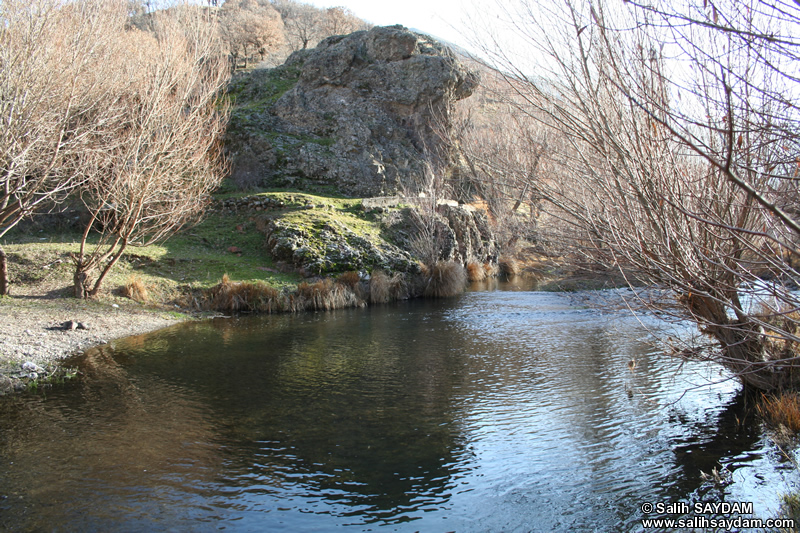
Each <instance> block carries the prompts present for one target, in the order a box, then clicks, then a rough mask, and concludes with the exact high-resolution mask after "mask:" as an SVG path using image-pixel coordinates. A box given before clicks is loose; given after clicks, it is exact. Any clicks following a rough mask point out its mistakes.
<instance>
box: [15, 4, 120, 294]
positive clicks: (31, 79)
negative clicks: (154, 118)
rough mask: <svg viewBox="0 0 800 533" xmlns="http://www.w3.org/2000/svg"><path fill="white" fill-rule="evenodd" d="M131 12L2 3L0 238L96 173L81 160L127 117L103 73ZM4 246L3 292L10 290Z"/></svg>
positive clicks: (103, 7) (83, 6)
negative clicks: (122, 114)
mask: <svg viewBox="0 0 800 533" xmlns="http://www.w3.org/2000/svg"><path fill="white" fill-rule="evenodd" d="M125 15H126V13H125V11H124V10H121V9H114V8H113V7H111V6H110V5H109V4H108V3H102V2H89V1H77V2H71V3H68V4H65V3H63V2H60V1H57V0H34V1H30V0H24V1H16V0H8V1H6V0H4V1H3V2H1V3H0V183H1V184H2V196H0V237H2V236H4V235H5V234H6V233H7V232H8V231H9V230H10V229H11V228H13V227H14V226H15V225H16V224H17V223H18V222H19V221H20V220H22V219H23V218H24V217H26V216H29V215H31V214H32V213H34V212H35V211H37V210H41V209H45V208H50V207H52V206H53V205H54V204H55V203H57V202H59V201H61V200H63V199H64V198H65V197H66V196H67V195H68V194H69V193H70V192H72V191H73V190H74V189H75V188H76V187H79V186H81V185H82V184H84V183H85V182H86V181H87V179H88V178H89V177H90V174H89V172H87V169H86V168H83V167H82V166H81V165H80V164H78V160H79V159H80V158H81V156H82V154H84V153H85V152H86V151H87V150H91V149H92V146H94V145H95V143H96V139H97V138H98V136H101V135H102V133H101V132H102V131H104V130H105V129H106V128H107V127H108V126H109V124H112V123H117V122H118V121H119V120H120V115H119V109H118V108H117V107H116V106H114V105H111V103H112V102H113V99H114V95H113V94H112V92H111V90H110V85H109V84H108V83H107V81H108V80H107V79H106V78H105V76H104V75H103V74H102V72H103V70H104V69H105V67H106V66H107V65H109V64H113V62H114V61H116V59H115V56H114V53H115V48H116V43H115V42H114V39H115V36H114V35H113V34H111V33H109V32H108V31H107V28H108V27H118V26H120V25H121V24H123V23H124V18H125ZM8 291H9V280H8V274H7V266H6V255H5V253H3V251H2V248H0V294H8Z"/></svg>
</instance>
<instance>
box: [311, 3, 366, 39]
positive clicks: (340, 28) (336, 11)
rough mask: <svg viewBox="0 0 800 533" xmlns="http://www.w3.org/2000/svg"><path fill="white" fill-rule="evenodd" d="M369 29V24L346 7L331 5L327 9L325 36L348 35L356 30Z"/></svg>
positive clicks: (324, 26) (324, 27)
mask: <svg viewBox="0 0 800 533" xmlns="http://www.w3.org/2000/svg"><path fill="white" fill-rule="evenodd" d="M367 29H369V24H367V23H366V22H364V21H363V20H361V19H360V18H358V17H357V16H356V15H355V13H353V12H352V11H350V10H349V9H348V8H346V7H341V6H338V7H329V8H328V9H326V10H325V15H324V19H323V28H322V32H323V34H324V35H325V36H331V35H347V34H350V33H353V32H354V31H359V30H367Z"/></svg>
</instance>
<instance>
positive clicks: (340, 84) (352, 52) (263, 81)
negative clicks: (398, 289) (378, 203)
mask: <svg viewBox="0 0 800 533" xmlns="http://www.w3.org/2000/svg"><path fill="white" fill-rule="evenodd" d="M477 83H478V78H477V75H476V74H475V73H473V72H472V71H470V70H468V69H467V68H466V67H465V66H464V65H462V64H461V63H460V62H459V61H458V59H457V58H456V56H455V55H454V54H453V53H452V51H450V49H448V48H446V47H445V46H443V45H441V44H439V43H438V42H436V41H434V40H432V39H430V38H429V37H426V36H424V35H420V34H417V33H414V32H411V31H409V30H407V29H406V28H403V27H402V26H391V27H376V28H373V29H371V30H369V31H361V32H356V33H353V34H350V35H347V36H336V37H330V38H328V39H326V40H324V41H322V42H321V43H320V44H319V46H317V48H315V49H313V50H309V51H300V52H295V53H294V54H293V55H292V56H291V57H290V58H289V59H288V60H287V62H286V63H285V64H284V65H283V66H281V67H278V68H276V69H272V70H271V71H255V72H253V73H250V74H247V75H244V76H242V77H240V78H239V79H237V80H235V81H234V82H233V83H232V85H231V95H232V99H233V100H234V107H233V113H232V119H231V126H230V131H229V135H228V153H229V156H230V159H231V161H232V176H233V178H234V180H235V181H237V182H239V183H240V184H241V185H245V186H246V185H267V186H280V187H285V186H299V187H308V186H309V185H331V186H334V187H335V188H336V189H338V190H339V191H340V192H342V193H345V194H348V195H351V196H377V195H384V194H393V193H394V192H396V191H397V190H399V189H404V188H405V189H406V190H413V189H414V188H415V187H416V186H417V185H418V184H419V180H420V179H421V178H422V176H424V168H425V164H426V162H430V161H431V158H434V157H435V158H437V164H442V165H444V167H445V169H444V170H445V172H450V171H452V168H450V169H448V168H447V167H448V166H450V167H452V166H453V165H454V163H453V162H454V161H455V160H456V159H457V157H455V155H454V154H453V153H452V147H448V146H446V145H443V143H442V142H441V140H440V136H439V135H437V134H436V131H435V130H436V129H437V128H445V129H447V128H449V120H448V111H449V108H450V105H451V104H452V102H454V101H455V100H458V99H461V98H465V97H467V96H469V95H470V94H471V93H472V91H473V90H474V89H475V87H476V86H477Z"/></svg>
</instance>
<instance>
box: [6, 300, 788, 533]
mask: <svg viewBox="0 0 800 533" xmlns="http://www.w3.org/2000/svg"><path fill="white" fill-rule="evenodd" d="M521 288H522V287H517V289H521ZM574 302H575V299H573V298H567V297H565V296H564V295H559V294H552V293H551V294H545V293H530V292H524V291H520V290H517V292H472V293H469V294H467V295H465V296H464V297H463V298H461V299H459V300H453V301H447V302H408V303H404V304H400V305H397V306H386V307H379V308H374V309H370V310H360V309H359V310H347V311H338V312H335V313H319V314H309V315H296V316H277V317H260V318H258V317H250V318H239V319H229V320H214V321H209V322H203V323H196V324H185V325H181V326H177V327H174V328H170V329H168V330H164V331H161V332H158V333H155V334H152V335H147V336H142V337H132V338H129V339H126V340H123V341H119V342H117V343H115V344H114V346H113V347H104V348H103V349H98V350H92V351H90V352H88V353H87V354H86V355H85V356H84V357H83V358H82V360H81V362H80V364H81V368H82V369H83V371H84V372H85V373H86V377H85V379H82V380H80V381H79V382H77V383H72V384H69V385H67V386H65V387H62V388H59V389H57V390H55V391H53V392H50V393H48V394H47V395H46V396H32V397H26V398H14V399H11V400H8V401H5V402H0V409H2V411H3V412H2V416H1V417H0V420H1V421H0V458H2V465H0V478H1V479H3V480H4V482H3V485H2V488H0V491H2V495H4V496H6V498H5V499H4V500H0V513H2V517H3V525H4V526H5V527H6V528H7V529H10V530H25V529H55V530H60V529H63V530H73V529H76V528H77V529H81V530H107V529H120V528H122V529H129V530H140V529H141V530H144V529H160V530H163V529H170V528H176V529H179V530H193V531H196V530H206V529H208V530H211V529H217V528H219V527H225V528H230V529H234V530H237V531H262V530H267V529H270V530H271V529H280V528H283V529H288V530H312V529H316V530H328V529H330V528H333V527H345V526H349V527H351V528H353V529H356V530H363V529H373V528H377V527H388V528H390V529H393V530H395V529H397V530H406V529H408V530H411V531H413V530H426V531H431V530H433V531H438V530H447V531H449V530H456V531H487V530H525V531H528V530H541V531H558V530H561V531H568V530H576V529H599V530H603V531H614V530H620V531H629V530H632V529H636V527H637V523H638V521H639V519H640V518H641V516H640V515H639V511H638V507H639V505H640V504H641V503H642V502H643V501H667V500H679V499H684V500H685V499H691V498H708V497H711V495H710V494H711V493H710V491H712V490H717V489H713V488H712V487H711V486H710V485H708V484H707V483H705V482H704V481H703V480H702V479H701V477H700V472H701V471H704V472H710V471H711V469H712V468H714V467H715V466H716V467H718V466H719V463H720V462H723V463H725V464H728V465H729V468H730V469H731V470H733V471H734V480H735V483H734V484H733V485H731V486H730V487H728V488H727V489H725V491H726V492H725V494H722V495H721V494H715V495H714V497H720V496H727V497H728V498H739V500H740V501H759V502H760V504H759V505H760V507H759V509H760V511H762V512H768V511H769V510H770V509H771V508H772V509H774V508H775V506H776V499H777V497H778V495H779V491H776V490H774V489H766V485H765V484H767V483H769V484H772V486H775V485H776V484H778V483H779V484H782V485H786V486H788V484H789V482H788V481H787V480H788V479H793V477H792V476H791V473H790V472H789V471H788V469H785V468H784V467H783V466H782V465H781V464H780V462H778V461H776V460H775V457H773V456H770V455H769V454H768V453H766V451H767V450H766V448H765V446H766V442H765V441H764V439H763V436H762V433H761V430H760V428H759V427H758V425H757V424H756V423H755V421H754V417H753V416H749V415H748V408H747V405H745V403H744V399H743V396H742V395H741V394H740V393H739V391H738V387H736V386H735V384H734V383H733V382H731V381H729V382H724V383H722V384H718V385H715V386H713V387H702V388H696V389H691V390H689V391H688V392H686V387H687V386H688V385H692V384H695V383H707V382H709V381H718V378H719V377H720V376H719V369H717V368H714V367H708V366H702V365H690V364H686V365H683V366H680V365H679V363H678V362H677V361H675V360H671V359H667V358H664V357H658V356H657V355H656V354H655V353H654V349H653V347H652V345H651V344H650V343H649V336H648V332H647V330H646V329H645V328H643V327H642V325H641V324H639V323H638V322H636V321H633V320H629V319H627V318H625V317H624V316H623V315H620V314H613V313H600V312H597V311H593V310H590V309H586V308H581V307H580V306H576V305H574ZM631 360H635V361H636V364H635V365H633V369H631V367H629V362H630V361H631ZM785 476H786V477H785ZM757 507H758V506H757ZM123 524H124V527H122V525H123Z"/></svg>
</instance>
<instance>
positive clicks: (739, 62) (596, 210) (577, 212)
mask: <svg viewBox="0 0 800 533" xmlns="http://www.w3.org/2000/svg"><path fill="white" fill-rule="evenodd" d="M704 4H706V5H711V4H712V3H711V2H704ZM736 5H742V4H741V3H737V4H736ZM515 6H517V7H518V8H519V11H512V8H511V7H510V6H508V5H504V6H502V8H503V9H504V11H501V12H502V13H504V14H505V15H506V16H507V19H508V21H509V23H510V25H511V26H512V27H513V28H514V29H515V31H517V32H519V34H520V35H521V37H522V38H523V39H525V40H526V42H527V43H528V45H529V48H528V50H527V53H526V55H517V56H515V55H512V52H509V49H508V48H500V47H486V49H485V52H486V53H487V55H489V56H490V57H491V60H492V61H493V65H494V66H495V67H496V70H497V72H498V73H500V74H501V75H503V76H504V77H505V79H506V81H507V84H508V87H509V88H510V89H511V90H513V91H514V93H515V95H516V98H515V99H514V101H515V102H517V103H518V104H519V103H520V102H523V103H522V105H518V107H517V109H518V110H519V111H520V112H523V113H525V114H527V115H528V117H530V118H531V119H533V120H536V121H539V122H540V123H541V124H542V125H544V126H546V127H547V128H548V129H549V131H551V132H552V134H551V135H550V137H549V138H548V142H549V143H550V144H551V145H553V147H555V146H557V149H551V150H548V152H547V154H546V155H547V164H548V165H550V167H551V168H552V169H555V170H556V172H557V173H556V176H557V178H556V179H550V180H547V181H544V182H539V184H538V185H539V186H540V189H541V191H542V197H543V198H544V199H546V200H547V203H548V209H549V210H550V211H551V212H553V213H554V214H555V215H556V216H558V217H560V218H562V219H563V220H565V221H567V222H568V224H569V225H568V226H565V227H567V228H571V230H572V231H571V234H570V235H569V238H570V239H569V240H571V242H572V243H573V244H574V245H575V246H573V249H574V251H575V253H577V254H578V255H579V256H580V255H582V256H584V257H588V258H590V259H591V260H593V261H596V262H601V263H604V264H607V265H609V266H614V267H616V268H620V269H621V270H622V272H623V273H625V274H626V275H629V276H635V277H636V279H637V280H638V281H640V282H645V283H648V284H651V285H655V286H659V287H663V288H666V289H669V290H670V291H671V292H672V294H673V295H674V297H675V299H674V304H675V305H674V307H672V309H673V310H674V311H675V313H676V315H677V316H679V317H683V318H689V319H691V320H693V321H695V322H696V323H697V324H698V325H699V326H700V328H701V331H703V332H704V333H706V334H708V335H709V336H710V337H711V338H712V339H713V340H714V341H715V342H716V343H717V344H718V346H719V349H718V350H715V351H713V352H709V353H710V355H711V357H712V358H713V359H715V360H717V361H720V362H722V363H723V364H725V365H727V366H729V367H730V368H732V369H734V370H735V371H736V372H737V373H738V375H739V376H740V377H741V379H742V380H743V381H744V382H745V383H747V384H749V385H753V386H755V387H759V388H764V389H767V388H773V387H778V386H783V385H787V384H789V383H791V382H793V381H795V380H796V379H797V376H794V375H793V369H794V367H795V366H796V363H797V362H798V357H797V349H798V347H800V345H799V344H798V341H800V338H798V335H797V333H798V328H797V326H798V318H797V317H798V315H797V313H796V310H797V309H799V308H800V302H799V301H798V300H797V297H796V296H795V293H794V292H793V291H792V290H791V286H792V284H793V283H795V280H796V279H797V272H795V271H794V269H793V268H792V267H791V262H790V261H787V260H786V257H785V254H784V253H783V252H784V251H789V252H790V253H794V252H795V248H794V246H793V243H792V240H791V239H789V238H788V237H789V233H791V231H789V232H788V233H787V231H788V230H793V228H792V222H793V221H792V220H791V217H789V216H785V215H786V213H785V211H784V212H783V214H782V212H781V210H780V209H779V205H780V202H779V201H778V200H779V198H780V194H779V193H780V192H781V190H782V189H781V187H779V186H778V185H779V184H781V183H783V184H784V187H783V189H788V190H791V188H788V187H786V186H785V184H786V183H794V182H793V181H792V179H785V178H791V177H792V176H786V175H778V174H777V173H776V172H775V170H776V169H785V170H789V169H790V164H791V162H790V161H788V160H787V157H786V153H787V152H793V151H794V152H795V153H796V151H795V150H794V148H793V146H794V145H793V144H792V143H787V141H792V142H793V140H794V139H796V138H797V136H796V133H797V130H796V129H795V128H794V126H792V125H791V124H792V119H793V117H792V115H793V114H794V110H795V109H797V107H796V106H795V105H794V103H793V100H791V99H790V98H791V96H792V94H791V93H792V91H788V92H786V91H777V90H776V89H777V88H778V87H780V86H781V85H782V82H781V80H779V79H777V77H779V76H780V70H779V69H773V68H770V67H769V65H766V64H764V65H761V66H757V65H758V64H759V61H767V62H771V61H774V60H780V59H781V58H785V56H782V55H781V54H783V53H784V52H783V50H782V49H779V50H778V51H777V52H776V54H777V55H776V56H771V55H770V54H768V53H767V48H766V47H764V46H761V44H763V41H761V42H760V41H759V40H751V41H748V43H749V45H748V46H736V45H735V43H734V40H735V39H734V38H733V37H732V36H735V38H736V39H739V38H741V37H742V36H743V35H745V33H746V31H747V30H743V31H744V32H745V33H742V31H733V32H727V33H723V34H720V33H718V31H719V29H718V28H714V27H710V26H703V25H702V24H701V23H702V19H701V18H698V21H700V22H699V23H698V24H697V25H696V26H692V24H689V25H680V24H679V23H678V22H671V23H670V24H667V25H664V24H658V22H659V21H656V20H655V18H654V15H653V12H650V11H647V10H646V9H644V8H643V7H640V8H637V7H631V6H628V5H623V4H615V3H611V2H604V1H602V0H597V1H588V0H587V1H583V0H564V1H563V2H559V3H558V4H554V3H549V2H548V3H544V2H541V3H536V4H534V3H528V2H523V3H519V4H515ZM694 7H696V8H697V9H699V10H702V9H703V6H700V5H699V4H697V5H694ZM783 8H784V9H787V10H790V11H791V10H792V9H794V10H796V9H798V8H796V7H794V8H792V6H783ZM715 11H716V14H715ZM755 12H759V13H760V14H759V16H760V17H761V16H763V17H766V19H767V20H769V21H771V22H772V23H776V20H778V19H779V15H778V14H777V12H776V11H769V10H765V9H764V6H763V5H762V3H761V2H759V1H757V0H754V1H753V2H749V3H747V6H746V7H745V8H744V9H741V10H739V9H736V10H732V11H730V13H731V15H730V16H731V18H730V19H729V20H728V22H727V23H726V24H728V26H729V27H731V28H752V21H751V20H748V19H747V18H746V17H747V16H749V15H750V14H751V13H755ZM710 13H711V14H710V17H711V20H713V19H714V17H719V16H720V11H718V10H716V8H715V7H714V6H713V5H712V6H711V11H710ZM657 14H658V15H659V16H664V13H662V12H659V13H657ZM739 16H741V17H745V18H744V19H736V18H735V17H739ZM648 17H649V18H648ZM751 18H752V17H751ZM791 18H793V17H790V19H791ZM780 20H781V21H783V22H786V21H788V20H789V19H786V18H785V17H784V18H780ZM660 22H662V23H663V19H662V20H660ZM665 27H666V28H667V29H668V31H665V30H664V28H665ZM687 28H688V29H687ZM693 28H694V29H693ZM709 29H710V30H711V31H710V33H708V34H704V35H702V36H701V35H695V34H692V35H687V34H681V33H680V32H691V31H695V30H696V31H698V32H705V31H706V30H709ZM671 32H674V33H671ZM668 35H672V36H673V37H674V38H673V39H671V40H669V39H666V37H667V36H668ZM764 35H766V34H764ZM494 42H495V43H498V42H501V41H500V37H497V38H496V39H495V41H494ZM766 42H769V40H768V39H767V40H766ZM531 48H533V49H534V50H535V53H531ZM687 50H688V51H687ZM529 57H535V58H536V59H537V60H538V62H537V63H536V64H535V65H534V64H532V63H530V62H528V61H527V58H529ZM711 58H713V59H711ZM722 66H725V68H724V69H723V68H721V67H722ZM734 72H735V73H736V74H735V77H734V75H733V74H734ZM534 73H535V74H534ZM759 87H760V88H762V89H760V90H756V88H759ZM795 97H796V95H795ZM787 103H791V104H792V105H789V106H788V108H790V109H791V111H790V112H789V113H788V115H787V114H786V108H787V107H786V104H787ZM781 105H783V107H781ZM781 110H783V114H781ZM737 121H738V125H737ZM773 123H775V124H777V125H776V126H775V127H774V128H773V127H771V126H770V124H773ZM743 124H746V125H748V127H743V126H742V125H743ZM533 141H534V142H535V143H540V142H541V141H542V139H541V138H539V139H534V140H533ZM787 146H788V148H787ZM783 176H785V178H784V177H783ZM784 198H785V194H784Z"/></svg>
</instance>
